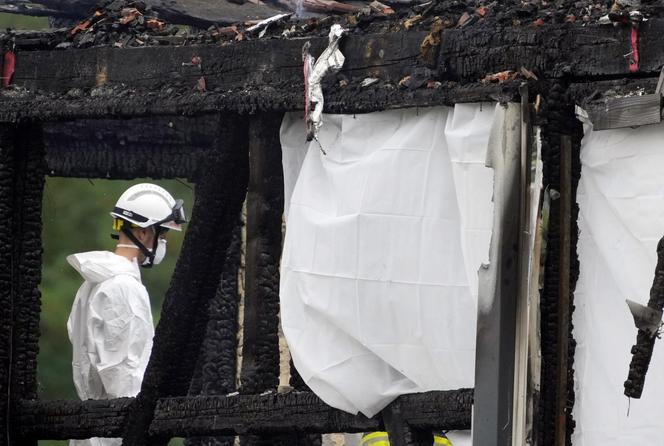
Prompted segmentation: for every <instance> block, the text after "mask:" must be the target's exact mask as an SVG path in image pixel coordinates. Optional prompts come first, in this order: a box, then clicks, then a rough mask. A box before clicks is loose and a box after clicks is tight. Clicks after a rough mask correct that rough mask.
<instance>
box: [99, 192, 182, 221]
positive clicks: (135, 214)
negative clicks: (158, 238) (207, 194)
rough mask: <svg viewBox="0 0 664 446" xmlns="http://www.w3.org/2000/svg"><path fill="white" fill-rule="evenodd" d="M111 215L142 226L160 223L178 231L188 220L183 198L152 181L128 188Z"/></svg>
mask: <svg viewBox="0 0 664 446" xmlns="http://www.w3.org/2000/svg"><path fill="white" fill-rule="evenodd" d="M111 216H112V217H114V218H120V219H122V220H126V221H128V222H130V223H133V224H135V225H136V226H138V227H141V228H147V227H149V226H152V225H158V226H162V227H164V228H168V229H173V230H176V231H181V230H182V226H181V225H182V223H186V222H187V220H186V217H185V213H184V208H183V207H182V200H175V199H174V198H173V196H172V195H171V194H169V193H168V191H167V190H166V189H164V188H163V187H160V186H157V185H156V184H150V183H141V184H136V185H134V186H131V187H130V188H129V189H127V190H126V191H125V192H124V193H123V194H122V195H120V198H118V202H117V203H116V204H115V208H114V209H113V211H112V212H111Z"/></svg>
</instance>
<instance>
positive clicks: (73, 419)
mask: <svg viewBox="0 0 664 446" xmlns="http://www.w3.org/2000/svg"><path fill="white" fill-rule="evenodd" d="M133 403H134V398H118V399H114V400H88V401H83V402H82V401H77V400H54V401H38V400H24V401H22V402H21V404H20V406H19V407H18V409H19V415H18V421H19V422H18V424H19V426H20V434H21V436H22V437H23V438H24V439H25V440H28V439H29V440H37V439H54V440H55V439H62V440H67V439H70V438H71V439H77V438H90V437H119V436H121V435H122V430H123V426H124V425H125V422H126V419H127V413H129V410H130V406H131V404H133Z"/></svg>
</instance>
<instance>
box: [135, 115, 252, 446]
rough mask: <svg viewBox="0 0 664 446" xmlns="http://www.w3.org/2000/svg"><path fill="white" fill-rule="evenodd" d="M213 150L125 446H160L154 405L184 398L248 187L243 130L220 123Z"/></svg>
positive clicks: (164, 440) (222, 120)
mask: <svg viewBox="0 0 664 446" xmlns="http://www.w3.org/2000/svg"><path fill="white" fill-rule="evenodd" d="M218 125H219V129H220V131H219V134H218V135H217V138H218V139H217V140H216V143H217V147H216V149H217V150H216V151H215V152H213V153H212V154H211V155H210V157H209V158H208V159H207V160H206V163H204V164H205V165H204V166H202V168H201V169H202V171H201V173H200V178H199V179H198V181H197V185H196V186H197V187H196V198H195V203H194V209H193V210H192V218H191V223H190V225H189V227H188V228H187V234H186V237H185V241H184V244H183V246H182V252H181V254H180V258H179V259H178V263H177V266H176V269H175V273H174V275H173V279H172V282H171V287H170V288H169V290H168V292H167V294H166V299H165V300H164V304H163V309H162V316H161V320H160V322H159V325H158V326H157V329H156V332H155V342H154V346H153V349H152V356H151V357H150V362H149V364H148V367H147V370H146V372H145V378H144V380H143V386H142V388H141V392H140V393H139V395H138V396H137V398H136V401H135V403H134V406H133V408H132V411H131V413H130V416H129V419H128V423H127V426H126V428H125V433H124V435H123V437H124V441H123V445H125V446H146V445H163V444H166V443H167V442H168V438H160V437H159V436H157V435H155V436H151V435H149V434H148V428H149V426H150V423H151V422H152V419H153V416H154V411H155V407H156V403H157V399H158V398H160V397H168V396H182V395H186V394H187V391H188V389H189V383H190V381H191V378H192V374H193V370H192V364H195V363H196V361H197V358H198V355H199V352H200V346H201V344H202V341H203V336H204V334H205V327H206V326H207V314H208V313H207V308H208V303H209V301H210V299H211V298H212V297H213V296H214V294H215V292H216V290H217V287H218V285H219V280H220V278H221V272H222V268H223V264H224V262H223V258H224V256H225V254H226V251H227V249H228V247H229V245H230V242H231V238H232V233H233V229H234V228H235V223H236V219H237V216H238V214H239V212H240V209H241V206H242V202H243V201H244V196H245V192H246V187H247V177H248V172H247V144H246V126H245V125H244V124H243V122H242V121H241V120H240V119H232V118H231V119H228V118H222V117H221V116H220V117H219V123H218Z"/></svg>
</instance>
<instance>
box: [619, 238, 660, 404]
mask: <svg viewBox="0 0 664 446" xmlns="http://www.w3.org/2000/svg"><path fill="white" fill-rule="evenodd" d="M648 307H649V308H652V309H654V310H657V311H661V310H662V309H663V308H664V237H662V238H661V239H660V241H659V243H658V244H657V266H656V267H655V278H654V279H653V283H652V287H651V288H650V299H649V300H648ZM655 339H656V336H653V335H649V334H647V333H646V332H645V331H644V330H639V331H638V333H637V336H636V344H635V345H634V346H632V350H631V353H632V361H631V363H630V364H629V373H628V376H627V380H626V381H625V395H626V396H628V397H631V398H641V393H642V392H643V385H644V384H645V379H646V373H647V372H648V366H649V365H650V359H651V357H652V352H653V347H654V346H655Z"/></svg>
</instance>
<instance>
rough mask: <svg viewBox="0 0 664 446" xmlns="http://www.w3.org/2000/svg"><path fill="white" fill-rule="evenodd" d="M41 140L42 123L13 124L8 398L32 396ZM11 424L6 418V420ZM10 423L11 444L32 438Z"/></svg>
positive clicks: (34, 386) (39, 251) (34, 395)
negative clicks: (18, 434)
mask: <svg viewBox="0 0 664 446" xmlns="http://www.w3.org/2000/svg"><path fill="white" fill-rule="evenodd" d="M45 172H46V163H45V160H44V142H43V137H42V128H41V124H38V123H31V124H20V125H18V126H17V127H16V134H15V152H14V187H13V194H11V193H10V197H12V195H13V199H14V205H13V212H12V219H11V220H12V221H11V225H10V227H11V228H12V229H11V230H12V237H13V240H12V247H11V252H12V261H11V263H12V264H11V268H10V274H11V285H10V290H11V291H10V292H11V299H12V302H11V304H12V305H11V307H10V308H11V309H12V317H13V323H12V333H11V380H10V399H9V400H10V401H11V404H12V405H15V404H16V403H17V402H18V401H19V400H21V399H28V400H31V399H36V398H37V354H38V352H39V316H40V310H41V293H40V292H39V282H40V281H41V255H42V244H41V229H42V221H41V209H42V193H43V190H44V175H45ZM10 422H11V419H10ZM13 425H14V423H11V424H10V426H9V429H8V430H9V434H10V436H11V441H10V444H20V445H22V446H23V445H25V446H28V445H30V444H36V441H26V440H23V439H20V438H16V435H15V433H14V429H13Z"/></svg>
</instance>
